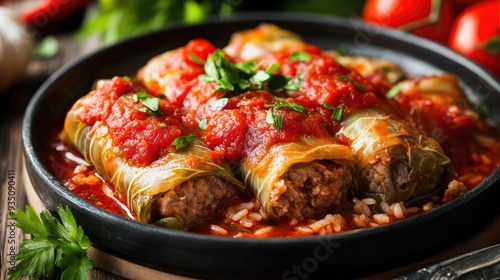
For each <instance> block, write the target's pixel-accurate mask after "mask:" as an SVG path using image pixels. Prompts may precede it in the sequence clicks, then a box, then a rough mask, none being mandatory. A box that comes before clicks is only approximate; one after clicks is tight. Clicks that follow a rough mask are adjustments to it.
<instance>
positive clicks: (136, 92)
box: [62, 77, 242, 229]
mask: <svg viewBox="0 0 500 280" xmlns="http://www.w3.org/2000/svg"><path fill="white" fill-rule="evenodd" d="M175 112H176V110H175V108H174V107H172V106H171V105H170V104H169V103H168V102H166V101H165V100H161V99H159V98H155V97H152V96H151V95H149V94H147V92H146V91H145V89H144V88H142V87H140V86H138V85H136V84H133V83H131V82H129V81H128V80H127V79H122V78H119V77H115V78H113V79H112V80H109V81H105V82H102V83H101V84H100V85H99V86H98V88H97V89H96V90H94V91H92V92H91V93H89V94H88V95H86V96H84V97H83V98H81V99H80V100H78V101H77V102H76V103H75V104H74V106H73V107H72V109H71V110H70V111H69V112H68V113H67V116H66V119H65V123H64V131H63V133H62V139H63V140H65V141H66V142H67V143H69V144H71V145H72V146H74V148H76V149H77V150H78V151H79V152H80V153H81V154H82V155H83V157H84V158H85V160H87V161H88V162H89V163H91V164H92V165H94V167H95V168H96V171H97V172H98V173H99V174H100V176H102V178H103V179H104V180H106V181H107V182H109V183H112V184H113V185H114V186H115V187H116V188H117V190H118V191H119V192H121V193H122V194H124V195H125V197H126V199H127V203H128V207H129V208H130V209H132V210H133V211H134V212H135V214H136V215H137V219H138V220H139V221H141V222H146V223H156V224H159V225H161V226H165V227H169V228H176V229H187V228H189V227H192V226H194V225H196V224H199V223H201V222H202V221H205V220H207V219H210V218H213V217H214V216H215V215H216V213H217V211H218V210H219V209H220V208H221V207H224V206H225V205H226V203H227V202H228V201H229V200H230V199H232V198H233V197H235V196H237V195H239V194H240V193H241V192H240V191H241V190H242V185H241V183H240V182H239V181H238V180H237V179H235V177H234V176H233V174H232V172H231V171H230V169H229V168H228V167H227V166H225V165H223V164H222V162H223V161H222V159H221V158H217V156H216V155H214V154H213V153H212V152H211V151H210V150H209V149H208V148H207V147H206V145H204V144H203V143H202V142H201V141H200V140H198V139H197V138H196V137H195V136H194V134H189V133H188V132H187V131H186V130H185V129H184V128H183V126H182V125H181V123H180V121H179V119H178V118H179V117H178V116H176V115H175Z"/></svg>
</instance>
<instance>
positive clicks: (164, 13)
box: [78, 0, 235, 45]
mask: <svg viewBox="0 0 500 280" xmlns="http://www.w3.org/2000/svg"><path fill="white" fill-rule="evenodd" d="M234 8H235V5H234V4H233V3H232V1H230V0H221V1H217V5H215V4H214V3H213V1H210V0H199V1H197V0H171V1H163V0H143V1H135V0H99V2H98V5H97V6H96V12H95V13H94V14H93V15H92V16H91V17H89V18H88V19H87V20H86V21H85V22H84V23H83V26H82V28H81V29H80V30H79V32H78V38H80V39H83V38H87V37H89V36H91V35H97V36H98V37H99V39H100V41H101V42H102V43H103V44H106V45H108V44H112V43H115V42H117V41H120V40H122V39H125V38H127V37H130V36H135V35H138V34H142V33H146V32H149V31H152V30H158V29H160V28H163V27H166V26H169V25H171V24H174V23H178V22H184V23H188V24H191V23H197V22H200V21H202V20H203V19H205V18H206V17H207V16H209V15H212V14H218V15H220V16H223V15H225V14H230V13H232V11H233V10H234Z"/></svg>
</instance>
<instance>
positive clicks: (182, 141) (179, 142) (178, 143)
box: [172, 134, 196, 149]
mask: <svg viewBox="0 0 500 280" xmlns="http://www.w3.org/2000/svg"><path fill="white" fill-rule="evenodd" d="M195 139H196V136H195V135H194V134H190V135H185V136H179V137H177V138H175V139H174V141H172V145H174V146H175V148H176V149H180V148H184V147H186V146H187V145H188V144H189V143H191V142H193V141H194V140H195Z"/></svg>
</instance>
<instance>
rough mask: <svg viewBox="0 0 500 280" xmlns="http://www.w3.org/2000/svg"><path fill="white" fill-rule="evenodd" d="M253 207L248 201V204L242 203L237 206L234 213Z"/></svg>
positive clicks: (253, 204)
mask: <svg viewBox="0 0 500 280" xmlns="http://www.w3.org/2000/svg"><path fill="white" fill-rule="evenodd" d="M254 206H255V203H253V202H252V201H249V202H244V203H241V204H240V205H238V206H237V207H236V211H240V210H243V209H248V210H250V209H252V208H254Z"/></svg>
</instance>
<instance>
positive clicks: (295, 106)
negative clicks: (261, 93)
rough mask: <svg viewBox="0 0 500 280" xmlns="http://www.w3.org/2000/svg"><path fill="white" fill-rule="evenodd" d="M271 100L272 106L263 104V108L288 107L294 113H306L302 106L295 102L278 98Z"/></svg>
mask: <svg viewBox="0 0 500 280" xmlns="http://www.w3.org/2000/svg"><path fill="white" fill-rule="evenodd" d="M272 100H273V101H274V103H273V104H264V107H265V108H269V107H273V108H275V109H280V108H283V107H288V108H290V109H292V110H293V111H295V112H299V113H306V112H307V110H306V108H305V107H304V106H302V105H300V104H297V103H295V102H290V101H286V100H285V99H283V98H279V97H275V98H273V99H272Z"/></svg>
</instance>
